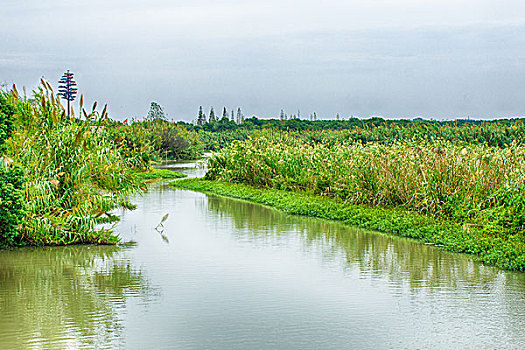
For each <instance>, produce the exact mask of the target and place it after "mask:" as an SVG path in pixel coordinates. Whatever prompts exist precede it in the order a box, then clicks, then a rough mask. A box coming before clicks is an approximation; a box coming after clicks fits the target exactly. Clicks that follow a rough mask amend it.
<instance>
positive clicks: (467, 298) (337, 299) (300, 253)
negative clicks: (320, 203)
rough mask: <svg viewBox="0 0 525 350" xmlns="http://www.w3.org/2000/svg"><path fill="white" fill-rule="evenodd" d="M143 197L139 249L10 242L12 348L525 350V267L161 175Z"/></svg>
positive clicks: (3, 290)
mask: <svg viewBox="0 0 525 350" xmlns="http://www.w3.org/2000/svg"><path fill="white" fill-rule="evenodd" d="M173 167H177V168H179V169H180V170H181V171H183V172H186V173H188V174H189V175H190V176H197V175H202V170H201V169H195V168H193V167H192V164H175V165H173ZM133 201H134V202H135V203H136V204H137V206H138V207H137V209H136V210H134V211H122V212H120V213H119V215H121V218H122V220H121V222H120V223H119V224H117V226H116V227H115V229H116V231H117V232H118V233H119V234H120V236H121V237H122V240H123V242H126V244H123V245H120V246H74V247H52V248H51V247H49V248H24V249H16V250H10V251H1V252H0V312H1V318H0V349H47V348H53V349H56V348H58V349H62V348H63V349H79V348H97V349H118V348H122V349H228V350H230V349H255V350H256V349H301V350H305V349H316V350H319V349H522V348H525V332H524V326H525V274H523V273H514V272H506V271H502V270H499V269H496V268H492V267H487V266H484V265H482V264H479V263H477V262H474V261H473V260H472V259H470V258H469V257H467V256H464V255H458V254H451V253H447V252H443V251H441V250H440V249H438V248H434V247H429V246H425V245H422V244H420V243H417V242H414V241H411V240H407V239H401V238H394V237H389V236H386V235H382V234H378V233H373V232H367V231H363V230H357V229H353V228H349V227H347V226H344V225H340V224H337V223H333V222H328V221H323V220H317V219H311V218H304V217H296V216H290V215H286V214H283V213H281V212H279V211H275V210H272V209H269V208H265V207H262V206H259V205H254V204H251V203H247V202H243V201H238V200H232V199H227V198H220V197H216V196H209V195H204V194H201V193H195V192H191V191H182V190H175V189H172V188H170V187H169V186H168V185H167V184H164V183H160V184H156V185H154V186H152V188H151V190H150V191H148V192H147V193H145V194H143V195H142V196H136V197H135V198H134V199H133ZM166 214H168V217H167V219H166V220H165V221H164V222H163V223H162V224H161V221H162V218H163V217H164V216H165V215H166Z"/></svg>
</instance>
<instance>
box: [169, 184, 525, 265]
mask: <svg viewBox="0 0 525 350" xmlns="http://www.w3.org/2000/svg"><path fill="white" fill-rule="evenodd" d="M171 185H172V186H174V187H176V188H181V189H188V190H194V191H199V192H204V193H213V194H216V195H221V196H227V197H233V198H239V199H244V200H249V201H252V202H255V203H259V204H262V205H266V206H269V207H273V208H276V209H279V210H281V211H284V212H286V213H289V214H295V215H304V216H311V217H318V218H323V219H329V220H336V221H341V222H343V223H345V224H348V225H352V226H357V227H361V228H366V229H371V230H376V231H380V232H384V233H388V234H392V235H397V236H403V237H410V238H414V239H417V240H420V241H421V242H425V243H433V244H435V245H439V246H442V248H443V249H445V250H448V251H451V252H458V253H466V254H471V255H472V256H473V257H474V258H475V259H477V260H479V261H482V262H484V263H486V264H489V265H494V266H497V267H500V268H504V269H508V270H517V271H525V238H524V237H523V235H519V234H518V235H504V236H497V235H496V236H495V235H490V234H487V233H485V232H483V231H481V230H479V229H478V228H476V227H475V226H469V225H462V224H460V223H456V222H450V221H446V220H439V219H434V218H430V217H427V216H424V215H421V214H418V213H414V212H408V211H405V210H401V209H389V208H380V207H369V206H365V205H352V204H348V203H346V202H344V201H342V200H340V199H337V198H328V197H321V196H316V195H311V194H307V193H304V192H289V191H283V190H277V189H262V188H257V187H253V186H249V185H244V184H233V183H225V182H219V181H209V180H203V179H183V180H180V181H175V182H172V183H171Z"/></svg>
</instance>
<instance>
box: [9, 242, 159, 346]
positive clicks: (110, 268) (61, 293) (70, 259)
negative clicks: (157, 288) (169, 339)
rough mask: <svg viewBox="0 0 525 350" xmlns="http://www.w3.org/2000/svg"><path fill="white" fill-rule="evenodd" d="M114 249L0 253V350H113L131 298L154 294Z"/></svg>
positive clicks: (49, 249)
mask: <svg viewBox="0 0 525 350" xmlns="http://www.w3.org/2000/svg"><path fill="white" fill-rule="evenodd" d="M125 251H126V249H125V248H119V247H115V246H91V247H63V248H37V249H18V250H13V251H3V252H0V313H1V314H2V318H1V319H0V345H1V346H0V347H2V348H6V349H7V348H48V347H53V348H57V347H58V348H79V347H86V346H87V347H95V348H114V347H115V344H116V343H118V342H119V337H120V335H121V332H122V329H123V326H122V320H121V312H122V311H123V310H124V309H125V307H126V301H127V299H128V298H129V297H132V296H140V297H142V298H150V297H151V296H152V295H153V294H152V291H151V288H150V286H149V284H148V282H147V280H146V279H145V277H144V275H143V273H142V272H141V271H140V270H137V269H136V268H134V267H133V265H132V264H131V261H130V260H129V259H127V258H126V257H125Z"/></svg>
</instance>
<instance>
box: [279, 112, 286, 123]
mask: <svg viewBox="0 0 525 350" xmlns="http://www.w3.org/2000/svg"><path fill="white" fill-rule="evenodd" d="M279 119H280V120H281V121H283V120H284V119H285V117H284V111H283V110H282V109H281V114H280V115H279Z"/></svg>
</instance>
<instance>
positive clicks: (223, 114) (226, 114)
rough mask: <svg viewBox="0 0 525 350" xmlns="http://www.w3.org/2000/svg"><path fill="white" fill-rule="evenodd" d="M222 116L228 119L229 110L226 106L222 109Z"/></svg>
mask: <svg viewBox="0 0 525 350" xmlns="http://www.w3.org/2000/svg"><path fill="white" fill-rule="evenodd" d="M222 117H223V118H226V119H228V111H227V110H226V107H224V108H223V110H222Z"/></svg>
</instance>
